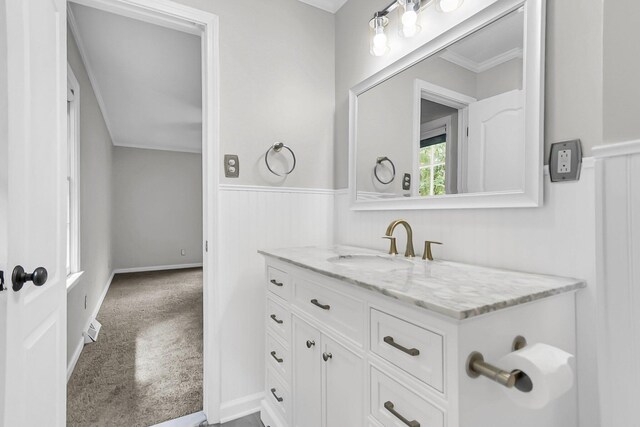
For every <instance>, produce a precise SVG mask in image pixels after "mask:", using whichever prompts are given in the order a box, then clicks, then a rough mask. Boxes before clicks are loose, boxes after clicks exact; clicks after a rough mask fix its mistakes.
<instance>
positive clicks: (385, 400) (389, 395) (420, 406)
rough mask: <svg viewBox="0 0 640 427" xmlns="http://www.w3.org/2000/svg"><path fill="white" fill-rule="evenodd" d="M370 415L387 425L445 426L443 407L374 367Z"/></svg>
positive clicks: (402, 426) (390, 426)
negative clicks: (415, 422)
mask: <svg viewBox="0 0 640 427" xmlns="http://www.w3.org/2000/svg"><path fill="white" fill-rule="evenodd" d="M371 415H372V416H373V417H374V418H375V419H376V420H377V421H378V422H380V424H382V425H383V426H385V427H406V426H407V425H411V424H409V423H410V422H411V421H417V422H418V423H419V425H420V426H423V427H444V413H443V411H442V410H440V409H439V408H438V407H436V406H435V405H433V404H432V403H430V402H429V401H428V400H427V399H425V398H424V397H422V396H419V395H417V394H416V393H414V392H413V391H411V390H409V389H408V388H406V387H404V386H403V385H401V384H400V383H398V382H396V381H395V380H393V379H391V378H390V377H388V376H387V375H385V374H383V373H382V372H380V371H378V370H377V369H376V368H374V367H372V368H371ZM413 425H417V424H413Z"/></svg>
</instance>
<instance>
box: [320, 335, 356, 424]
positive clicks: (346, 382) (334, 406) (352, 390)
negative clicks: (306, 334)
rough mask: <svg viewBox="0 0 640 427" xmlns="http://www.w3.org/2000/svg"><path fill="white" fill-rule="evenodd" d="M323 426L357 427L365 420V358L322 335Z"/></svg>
mask: <svg viewBox="0 0 640 427" xmlns="http://www.w3.org/2000/svg"><path fill="white" fill-rule="evenodd" d="M322 340H323V342H322V345H323V354H322V359H323V360H324V362H323V365H324V369H323V371H324V388H323V393H324V408H323V409H324V420H325V423H324V427H344V426H349V427H356V426H362V425H363V423H364V410H363V406H362V404H363V396H362V395H363V390H364V384H363V381H364V375H363V360H362V358H361V357H360V356H358V355H356V354H355V353H353V352H351V351H349V350H347V349H346V348H345V347H343V346H342V345H340V344H338V343H337V342H335V341H333V340H332V339H330V338H328V337H326V336H324V335H323V337H322Z"/></svg>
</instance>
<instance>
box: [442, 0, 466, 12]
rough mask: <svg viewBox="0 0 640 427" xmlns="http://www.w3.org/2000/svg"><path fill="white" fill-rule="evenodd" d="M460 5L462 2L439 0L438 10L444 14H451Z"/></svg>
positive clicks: (457, 0)
mask: <svg viewBox="0 0 640 427" xmlns="http://www.w3.org/2000/svg"><path fill="white" fill-rule="evenodd" d="M462 3H464V0H440V1H439V2H438V9H440V11H441V12H445V13H448V12H453V11H454V10H456V9H458V8H459V7H460V6H462Z"/></svg>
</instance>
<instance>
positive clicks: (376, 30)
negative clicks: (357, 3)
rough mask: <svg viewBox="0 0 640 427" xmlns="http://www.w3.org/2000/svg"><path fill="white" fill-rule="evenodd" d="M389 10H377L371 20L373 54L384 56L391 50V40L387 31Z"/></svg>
mask: <svg viewBox="0 0 640 427" xmlns="http://www.w3.org/2000/svg"><path fill="white" fill-rule="evenodd" d="M388 13H389V12H388V11H386V10H385V11H382V12H376V13H375V14H374V15H373V19H372V20H371V21H370V22H369V27H370V28H371V54H372V55H373V56H383V55H385V54H386V53H387V52H389V40H388V38H387V34H386V33H385V27H386V26H387V25H389V18H387V14H388Z"/></svg>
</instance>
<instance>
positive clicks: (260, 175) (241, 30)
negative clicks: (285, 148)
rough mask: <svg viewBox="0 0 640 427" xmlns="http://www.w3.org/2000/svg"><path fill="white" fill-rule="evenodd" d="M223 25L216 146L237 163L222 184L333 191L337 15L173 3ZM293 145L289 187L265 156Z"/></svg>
mask: <svg viewBox="0 0 640 427" xmlns="http://www.w3.org/2000/svg"><path fill="white" fill-rule="evenodd" d="M178 2H179V3H183V4H186V5H189V6H192V7H196V8H199V9H202V10H205V11H208V12H212V13H215V14H216V15H218V16H219V18H220V88H221V93H220V107H221V109H220V137H221V139H220V141H221V150H222V154H224V153H226V154H238V155H239V156H240V163H241V167H240V178H239V179H228V178H225V177H224V173H223V171H221V178H220V179H221V183H222V184H247V185H282V186H287V187H306V188H333V179H332V178H333V176H332V172H331V171H332V169H333V165H332V162H333V112H334V76H335V69H334V63H335V56H334V37H335V36H334V15H332V14H330V13H328V12H324V11H322V10H319V9H317V8H314V7H311V6H309V5H307V4H304V3H301V2H299V1H298V0H269V1H264V0H245V1H235V0H217V1H210V0H178ZM276 141H282V142H284V143H286V144H288V145H290V146H291V147H292V148H293V149H294V150H295V152H296V155H297V157H298V168H297V169H296V171H295V172H294V173H292V174H291V175H289V176H288V177H287V178H286V179H284V180H283V179H282V178H278V177H276V176H275V175H272V174H271V173H269V172H268V171H267V169H266V167H265V166H264V160H263V156H264V153H265V151H266V150H267V148H268V147H269V146H270V145H272V144H273V143H274V142H276Z"/></svg>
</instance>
